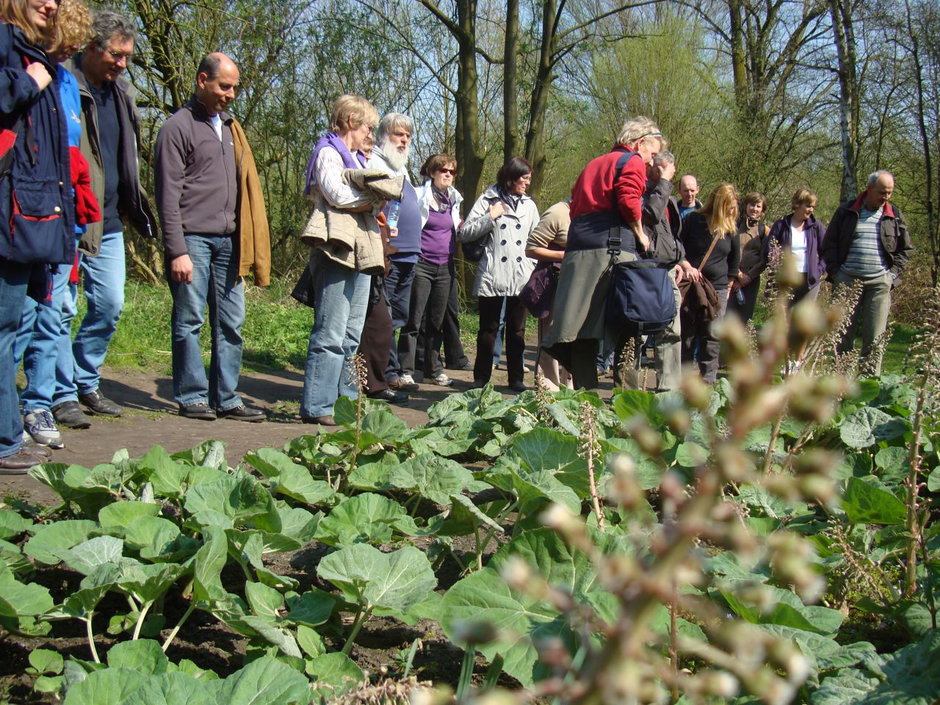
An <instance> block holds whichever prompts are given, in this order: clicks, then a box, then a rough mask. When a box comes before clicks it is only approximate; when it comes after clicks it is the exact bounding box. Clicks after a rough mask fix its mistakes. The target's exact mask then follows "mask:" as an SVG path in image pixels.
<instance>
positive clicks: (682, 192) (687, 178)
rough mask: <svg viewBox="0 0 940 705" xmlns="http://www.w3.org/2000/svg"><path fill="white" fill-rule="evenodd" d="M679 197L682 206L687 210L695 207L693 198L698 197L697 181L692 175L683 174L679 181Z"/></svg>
mask: <svg viewBox="0 0 940 705" xmlns="http://www.w3.org/2000/svg"><path fill="white" fill-rule="evenodd" d="M679 196H680V197H681V198H682V205H684V206H686V207H688V208H691V207H692V206H694V205H695V197H696V196H698V180H697V179H696V178H695V177H694V176H692V174H685V175H683V177H682V178H681V179H679Z"/></svg>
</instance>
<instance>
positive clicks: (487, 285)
mask: <svg viewBox="0 0 940 705" xmlns="http://www.w3.org/2000/svg"><path fill="white" fill-rule="evenodd" d="M531 181H532V166H531V165H530V164H529V162H527V161H526V160H525V159H523V158H522V157H513V158H512V159H510V160H509V161H508V162H506V163H505V164H503V166H502V167H501V168H500V170H499V172H498V173H497V174H496V184H494V185H493V186H491V187H490V188H488V189H487V190H486V191H484V192H483V194H482V195H481V196H480V197H479V198H478V199H477V202H476V203H474V204H473V208H471V209H470V213H469V214H468V215H467V219H466V220H465V221H464V224H463V226H462V227H461V229H460V241H461V242H474V241H476V240H479V239H480V238H488V241H487V242H486V247H485V249H484V252H483V257H482V258H481V259H480V262H479V265H478V266H477V276H476V280H475V281H474V284H473V295H474V296H476V297H477V298H478V302H479V311H480V329H479V332H478V333H477V356H476V361H475V362H474V365H473V384H474V387H482V386H483V385H484V384H486V383H487V382H489V381H490V375H491V374H492V372H493V346H494V344H495V343H496V333H497V331H498V330H499V318H500V311H501V310H502V308H503V303H504V302H505V305H506V326H505V330H506V362H507V369H508V370H509V388H510V389H511V390H512V391H514V392H522V391H525V388H526V387H525V382H524V379H523V378H524V375H525V364H524V361H523V355H524V353H525V321H526V308H525V305H524V304H523V303H522V301H521V300H520V299H519V292H520V291H522V287H523V286H525V283H526V282H527V281H529V275H531V274H532V270H533V269H534V267H535V262H534V261H533V260H531V259H529V258H528V257H526V252H525V248H526V242H527V241H528V239H529V234H530V233H531V232H532V230H533V229H534V228H535V226H536V224H537V223H538V222H539V210H538V208H536V206H535V202H534V201H533V200H532V199H531V198H530V197H529V196H528V195H526V191H528V189H529V184H530V183H531Z"/></svg>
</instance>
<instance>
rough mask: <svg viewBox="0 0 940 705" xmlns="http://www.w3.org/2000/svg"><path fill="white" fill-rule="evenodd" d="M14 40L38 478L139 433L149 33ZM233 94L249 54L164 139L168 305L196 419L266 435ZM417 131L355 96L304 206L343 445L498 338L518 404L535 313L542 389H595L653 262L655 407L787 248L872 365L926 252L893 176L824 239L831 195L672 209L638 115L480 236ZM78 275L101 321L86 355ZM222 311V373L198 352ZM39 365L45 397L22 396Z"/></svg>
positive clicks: (216, 65) (314, 299)
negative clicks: (417, 141) (899, 292)
mask: <svg viewBox="0 0 940 705" xmlns="http://www.w3.org/2000/svg"><path fill="white" fill-rule="evenodd" d="M0 29H2V31H0V109H2V121H0V349H4V350H8V351H10V353H8V354H7V355H4V356H3V357H2V358H0V473H19V472H25V470H26V469H27V468H29V467H31V466H33V465H36V464H38V463H41V462H43V461H44V460H45V459H46V458H48V457H49V452H48V450H47V448H49V447H51V448H58V447H62V440H61V433H60V431H59V429H58V426H65V427H69V428H87V427H88V426H89V425H90V423H91V419H90V418H89V415H95V414H97V415H106V416H119V415H120V414H121V412H122V409H121V407H120V406H119V405H118V404H117V403H115V402H114V401H112V400H110V399H108V398H107V397H105V396H104V395H103V394H102V393H101V391H100V389H99V383H100V367H101V365H102V363H103V361H104V358H105V354H106V352H107V348H108V345H109V342H110V340H111V337H112V335H113V333H114V331H115V326H116V325H117V322H118V319H119V316H120V313H121V308H122V306H123V295H124V281H125V259H124V258H125V254H124V231H125V227H126V226H125V223H127V224H130V225H131V226H133V227H134V228H135V229H136V230H137V231H139V232H140V233H141V234H142V235H144V236H148V237H154V236H155V235H156V219H155V217H154V214H153V213H152V211H151V208H150V206H149V200H148V197H147V194H146V193H145V192H144V190H143V188H142V187H141V183H140V177H139V162H138V150H139V140H140V130H139V119H138V115H137V109H136V107H135V102H134V94H133V90H132V88H131V86H130V84H129V83H128V82H127V81H126V80H125V79H124V78H123V77H122V75H121V74H122V73H123V71H124V70H125V68H126V67H127V64H128V62H129V61H130V59H131V57H132V53H133V50H134V44H135V40H136V36H135V32H134V28H133V25H132V24H131V23H130V22H129V21H128V20H127V19H126V18H125V17H123V16H122V15H120V14H118V13H115V12H113V11H111V10H107V9H100V10H97V11H96V12H95V13H94V15H93V16H92V14H91V13H90V12H89V10H88V9H87V8H86V7H85V5H83V4H82V2H81V0H61V3H60V2H59V0H0ZM238 84H239V71H238V67H237V65H236V64H235V63H234V61H232V59H231V58H229V57H228V56H226V55H224V54H221V53H211V54H208V55H207V56H205V57H204V58H203V59H202V61H201V62H200V64H199V66H198V68H197V69H196V76H195V86H194V91H193V95H192V97H191V99H190V100H189V102H187V103H186V105H184V106H182V107H181V108H180V109H179V110H178V111H177V112H176V113H175V114H174V115H173V116H171V117H170V118H169V119H168V120H167V121H166V122H165V123H164V125H163V126H162V128H161V129H160V132H159V135H158V137H157V142H156V149H155V163H154V172H155V183H156V194H155V195H156V204H157V211H158V213H159V216H160V223H161V229H162V234H163V244H164V251H165V265H166V266H165V269H166V273H167V278H168V281H169V286H170V291H171V294H172V298H173V309H172V315H171V337H172V353H173V393H174V399H175V401H176V402H177V404H178V407H179V414H180V415H181V416H183V417H187V418H193V419H200V420H206V421H211V420H215V419H217V418H222V417H225V418H231V419H235V420H239V421H248V422H257V421H263V420H264V418H265V414H264V412H263V411H261V410H259V409H253V408H249V407H248V406H246V405H245V403H244V402H243V400H242V399H241V397H240V396H239V395H238V393H237V391H236V390H237V385H238V379H239V373H240V367H241V355H242V344H243V341H242V335H241V329H242V325H243V322H244V315H245V303H244V286H245V276H246V275H248V274H252V275H253V276H254V280H255V282H256V283H257V284H259V285H265V284H267V283H268V280H269V278H270V264H271V257H270V235H269V231H268V223H267V216H266V213H265V206H264V199H263V195H262V190H261V184H260V179H259V177H258V173H257V169H256V167H255V163H254V159H253V156H252V153H251V148H250V146H249V145H248V142H247V139H246V137H245V133H244V130H243V129H242V127H241V126H240V125H239V123H238V121H236V120H235V119H234V118H233V117H232V116H231V115H230V114H229V113H228V112H227V109H228V107H229V105H230V104H231V102H232V101H233V100H234V98H235V95H236V91H237V88H238ZM413 134H414V125H413V123H412V121H411V119H410V118H409V117H408V116H406V115H403V114H401V113H389V114H388V115H386V116H385V117H383V118H382V119H381V121H380V120H379V116H378V113H377V111H376V110H375V108H374V107H373V106H372V105H371V104H370V103H369V101H368V100H366V99H365V98H362V97H359V96H353V95H344V96H341V97H340V98H339V99H337V101H336V102H335V104H334V106H333V110H332V113H331V116H330V130H329V131H328V132H327V133H326V134H325V135H323V136H322V137H321V138H320V139H319V140H318V141H317V143H316V145H315V147H314V150H313V153H312V155H311V157H310V160H309V164H308V168H307V174H306V188H305V191H306V194H307V195H308V196H309V198H310V200H311V202H312V206H313V212H312V215H311V216H310V219H309V221H308V223H307V225H306V227H305V228H304V230H303V232H302V234H301V239H302V241H304V242H305V243H307V244H308V245H309V246H310V254H309V259H308V263H307V267H306V268H305V270H304V273H303V277H302V278H301V281H300V282H298V285H297V287H296V288H295V292H294V295H295V297H296V298H298V299H300V300H301V301H303V302H305V303H307V304H308V305H310V306H311V307H313V309H314V320H313V325H312V329H311V332H310V337H309V344H308V352H307V360H306V363H305V370H304V389H303V394H302V400H301V407H300V413H301V417H302V420H303V421H304V422H305V423H317V424H321V425H326V426H330V425H334V424H335V420H334V418H333V408H334V404H335V402H336V400H337V398H338V397H339V396H340V395H346V396H355V395H356V394H357V393H358V389H359V388H360V387H364V388H365V390H366V393H367V394H368V395H369V396H370V397H373V398H376V399H380V400H385V401H388V402H392V403H404V402H406V401H407V400H408V392H409V391H411V390H413V389H415V388H417V382H416V379H415V378H416V377H420V376H422V373H423V378H424V379H425V381H428V382H431V383H433V384H435V385H439V386H442V387H448V386H451V384H452V380H451V378H450V377H449V376H448V375H447V374H446V372H445V368H452V369H459V370H472V371H473V385H474V386H475V387H482V386H484V385H486V384H487V383H489V382H490V379H491V375H492V370H493V364H494V363H493V356H494V351H495V350H496V349H497V347H498V345H499V340H500V330H502V331H503V336H504V338H505V352H506V359H507V370H508V386H509V389H510V390H511V391H515V392H519V391H523V390H524V389H525V388H526V383H525V373H526V367H525V362H524V352H525V324H526V317H527V306H528V307H529V310H533V306H536V307H537V309H538V310H537V315H538V317H539V341H540V343H539V354H538V358H537V366H538V369H539V374H538V375H537V379H538V380H539V382H540V384H542V385H543V386H544V387H546V388H548V389H557V388H559V387H562V386H568V387H583V388H588V389H590V388H594V387H596V386H597V383H598V369H597V363H598V359H599V356H601V357H602V356H603V350H604V348H605V347H606V348H611V347H612V349H613V350H615V351H616V352H617V356H618V357H619V356H620V355H621V354H622V353H621V351H622V350H623V349H624V346H625V345H626V344H627V342H628V341H629V340H630V338H631V335H632V331H629V330H619V329H612V328H611V326H610V324H609V323H608V320H609V318H608V317H607V316H605V308H606V307H607V306H608V292H609V289H610V279H611V272H612V269H613V265H615V264H616V263H617V262H629V261H633V260H636V259H638V258H645V257H655V258H657V260H659V261H660V262H661V263H662V264H663V266H664V268H667V269H668V271H669V277H670V282H671V286H672V290H673V296H674V299H675V303H676V307H677V311H679V312H680V313H678V314H677V315H676V316H675V317H674V320H672V321H671V322H670V323H669V325H668V326H666V328H665V330H663V331H661V332H659V333H658V334H657V335H656V336H655V340H654V341H653V344H654V349H655V351H656V353H655V360H656V365H657V372H658V375H657V379H658V382H657V385H658V388H660V389H668V388H673V387H675V386H676V385H677V384H678V382H679V376H680V371H681V370H680V368H681V365H682V363H683V362H686V363H691V362H693V361H694V362H696V363H697V364H698V366H699V369H700V371H701V373H702V375H703V377H704V378H705V379H706V380H707V381H709V382H713V381H714V380H715V376H716V374H717V369H718V342H717V339H716V338H715V335H714V327H713V325H712V323H713V319H714V318H715V317H720V316H721V315H723V314H724V312H725V309H726V307H727V306H729V305H730V307H731V308H732V309H733V310H735V311H736V312H737V313H738V315H740V316H742V318H745V319H747V318H749V317H750V316H751V315H752V314H753V310H754V304H755V301H756V299H757V295H758V293H759V281H760V275H761V272H762V270H763V269H764V267H766V266H767V262H768V257H769V253H770V252H772V251H774V249H775V247H776V248H782V249H784V250H789V251H790V252H792V254H793V258H794V261H795V262H796V264H797V269H799V271H800V272H802V274H803V283H802V285H801V286H799V287H797V290H796V296H797V298H799V297H802V296H808V295H814V293H815V291H816V290H817V287H818V284H819V282H820V280H821V279H822V278H823V276H828V278H829V279H830V280H831V281H832V282H833V283H834V285H837V286H843V285H848V284H850V283H852V282H854V281H860V282H861V284H862V297H861V300H860V303H859V306H858V310H857V311H856V312H855V313H856V318H857V320H856V321H855V323H857V324H858V325H859V327H860V328H861V331H862V337H863V348H862V354H863V355H873V354H874V349H873V347H874V344H875V341H876V340H877V338H878V337H879V335H880V334H881V333H883V331H884V329H885V326H886V322H887V311H888V306H889V304H890V290H891V287H892V285H893V283H894V281H895V280H896V279H897V277H898V275H899V274H900V273H901V271H902V270H903V268H904V266H905V264H906V262H907V260H908V258H909V255H910V252H911V249H912V246H911V239H910V236H909V234H908V231H907V226H906V224H905V222H904V219H903V217H902V216H901V214H900V213H899V212H898V211H897V209H895V208H893V207H892V205H891V204H890V198H891V195H892V192H893V188H894V180H893V177H892V176H891V174H890V173H888V172H886V171H876V172H874V173H873V174H872V175H871V176H870V177H869V180H868V183H867V188H866V189H865V191H863V192H862V193H861V194H860V195H859V196H858V198H857V199H855V200H854V201H852V202H850V203H847V204H845V205H843V206H842V207H840V208H839V210H838V211H837V212H836V214H835V216H834V217H833V220H832V222H831V223H830V225H829V227H828V229H825V228H823V226H822V225H821V223H819V222H818V221H816V219H815V217H814V213H813V211H814V208H815V205H816V197H815V196H814V195H813V194H812V193H811V192H809V191H807V190H800V191H798V192H797V193H796V194H794V197H793V202H792V207H793V212H792V213H791V214H790V215H788V216H786V217H784V218H782V219H780V220H779V221H777V222H776V223H774V225H773V226H772V227H771V228H770V229H769V231H768V229H767V228H766V227H765V226H764V225H763V222H762V221H763V218H764V216H765V211H766V199H764V197H763V196H761V195H760V194H748V195H746V196H745V197H744V199H743V201H742V200H740V199H739V196H738V193H737V191H736V190H735V188H734V187H733V186H732V185H730V184H721V185H719V186H718V187H716V188H715V189H714V190H713V191H712V192H711V193H710V194H709V196H708V198H707V199H706V201H705V203H704V204H702V203H700V202H699V201H698V200H697V198H696V196H697V193H698V186H697V183H696V182H695V178H694V177H693V176H691V175H685V176H683V177H682V178H681V179H680V182H679V186H680V189H679V190H680V195H681V198H675V197H673V196H672V179H673V178H674V176H675V157H674V156H673V155H672V154H670V153H669V152H668V151H666V147H667V141H666V138H665V137H664V136H663V135H662V133H661V131H660V130H659V128H658V127H657V125H656V124H655V123H654V122H653V121H652V120H649V119H648V118H643V117H639V118H635V119H632V120H628V121H627V122H626V123H625V124H624V125H623V127H622V129H621V131H620V134H619V135H618V137H617V140H616V145H615V146H614V148H613V149H612V150H611V151H610V152H609V153H607V154H604V155H601V156H600V157H597V158H596V159H594V160H592V161H591V162H590V163H589V164H588V165H587V166H586V167H585V168H584V170H583V171H582V172H581V174H580V176H579V177H578V178H577V180H576V182H575V184H574V187H573V189H572V195H571V198H570V199H568V200H566V201H564V202H561V203H557V204H554V205H553V206H551V207H550V208H548V209H547V210H546V211H545V212H544V213H542V214H541V216H540V215H539V210H538V208H537V207H536V205H535V203H534V202H533V200H532V198H531V197H530V196H529V195H528V190H529V186H530V183H531V178H532V167H531V165H530V164H529V163H528V162H527V161H526V160H525V159H523V158H522V157H513V158H511V159H509V160H508V161H507V162H506V163H505V164H503V165H502V167H501V168H500V169H499V171H498V173H497V174H496V180H495V183H494V184H493V185H492V186H490V187H489V188H487V189H486V190H485V191H484V192H483V193H482V194H481V195H480V196H479V197H478V198H477V199H476V201H475V202H474V204H473V205H472V207H471V208H470V209H469V211H468V212H467V215H466V218H461V205H462V201H463V199H462V196H461V194H460V193H458V192H457V190H456V189H455V188H454V179H455V176H456V174H457V167H458V165H457V162H456V160H455V159H454V158H453V157H451V156H450V155H448V154H445V153H437V154H433V155H432V156H430V157H429V158H428V159H427V160H426V161H425V162H424V164H423V166H422V167H421V170H420V174H421V177H422V179H423V183H422V184H421V185H420V186H418V187H415V186H414V185H413V184H412V183H411V180H410V177H409V171H408V161H409V156H410V145H411V140H412V137H413ZM739 209H740V211H741V212H740V213H739ZM739 216H740V217H739ZM458 245H460V246H461V247H462V249H463V253H464V255H465V256H466V257H467V258H468V259H471V258H472V259H473V260H474V261H477V266H476V278H475V280H474V284H473V289H472V292H471V293H472V295H473V296H475V297H476V299H477V304H478V310H479V329H478V332H477V338H476V342H477V350H476V359H475V361H474V362H473V363H472V364H471V362H470V361H469V360H468V359H467V357H466V355H465V354H464V351H463V348H462V346H461V344H460V332H459V324H458V319H457V312H458V295H457V290H458V287H457V277H456V268H455V255H456V252H457V248H458ZM471 252H474V253H475V254H473V255H472V256H471ZM81 279H83V280H84V281H83V283H84V293H85V298H86V302H87V313H86V315H85V317H84V319H83V321H82V323H81V326H80V327H79V330H78V333H77V335H76V336H75V338H74V340H72V338H71V335H70V331H71V327H72V319H73V318H74V316H75V315H76V297H77V284H78V283H79V281H80V280H81ZM705 282H707V283H708V285H709V286H708V287H706V286H705V285H704V284H705ZM707 289H711V291H712V294H711V296H713V298H714V301H713V303H712V308H713V309H714V311H713V313H712V315H711V316H710V317H709V318H707V319H706V318H702V317H700V316H698V315H696V314H695V312H694V310H693V309H694V308H695V307H693V306H690V305H688V302H689V301H690V300H692V299H694V297H695V294H694V293H692V294H690V293H688V292H696V291H700V292H706V293H707V291H706V290H707ZM532 292H535V295H534V296H535V299H537V302H536V304H533V297H532V296H530V294H532ZM683 292H685V293H683ZM698 295H699V296H704V294H702V293H699V294H698ZM698 308H699V309H700V308H702V306H699V307H698ZM206 309H208V313H209V323H210V327H211V340H212V346H211V360H210V364H209V367H208V371H207V370H206V368H205V366H204V365H203V362H202V354H201V350H200V344H199V335H200V331H201V329H202V327H203V324H204V322H205V320H204V319H205V310H206ZM853 330H854V324H853ZM851 335H852V332H851V331H850V335H849V336H847V338H846V341H844V345H845V346H846V347H848V346H851V344H852V337H851ZM442 348H443V351H442ZM357 353H359V357H360V358H361V359H362V360H363V362H364V364H360V365H359V366H358V368H357V365H356V364H355V360H356V354H357ZM21 361H22V362H23V365H24V370H25V375H26V380H27V386H26V389H24V390H23V393H22V394H18V393H17V389H16V370H17V367H18V365H19V364H20V362H21ZM616 367H617V369H618V370H619V369H620V367H621V366H620V365H619V364H618V365H616ZM624 367H626V366H624ZM623 381H624V383H626V384H630V380H629V379H627V380H623Z"/></svg>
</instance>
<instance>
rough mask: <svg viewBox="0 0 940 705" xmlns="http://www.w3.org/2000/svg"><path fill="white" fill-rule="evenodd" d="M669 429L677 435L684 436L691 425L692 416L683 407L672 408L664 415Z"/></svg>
mask: <svg viewBox="0 0 940 705" xmlns="http://www.w3.org/2000/svg"><path fill="white" fill-rule="evenodd" d="M666 423H667V424H668V425H669V430H670V431H672V432H673V433H674V434H676V435H677V436H684V435H685V434H686V433H688V431H689V428H690V427H691V426H692V417H691V415H689V412H688V411H686V410H685V409H674V410H673V411H670V412H669V414H667V415H666Z"/></svg>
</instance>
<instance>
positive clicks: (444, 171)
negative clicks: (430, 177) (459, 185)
mask: <svg viewBox="0 0 940 705" xmlns="http://www.w3.org/2000/svg"><path fill="white" fill-rule="evenodd" d="M437 171H438V173H440V174H450V175H451V176H457V170H456V169H445V168H443V167H442V168H440V169H438V170H437Z"/></svg>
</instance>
